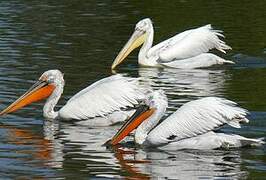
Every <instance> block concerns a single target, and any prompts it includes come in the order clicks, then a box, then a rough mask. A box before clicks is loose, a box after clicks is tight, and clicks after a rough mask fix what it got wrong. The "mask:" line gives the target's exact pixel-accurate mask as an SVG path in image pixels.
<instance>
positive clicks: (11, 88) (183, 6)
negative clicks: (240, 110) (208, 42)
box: [0, 0, 266, 179]
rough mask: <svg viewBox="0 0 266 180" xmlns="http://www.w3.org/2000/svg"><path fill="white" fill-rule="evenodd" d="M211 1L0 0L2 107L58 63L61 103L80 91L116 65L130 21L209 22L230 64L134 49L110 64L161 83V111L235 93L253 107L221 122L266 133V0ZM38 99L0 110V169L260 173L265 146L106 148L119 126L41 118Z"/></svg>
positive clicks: (175, 27)
mask: <svg viewBox="0 0 266 180" xmlns="http://www.w3.org/2000/svg"><path fill="white" fill-rule="evenodd" d="M207 2H208V1H197V2H195V1H174V2H165V1H156V2H150V1H145V2H142V1H139V2H138V1H117V2H111V1H110V2H109V1H105V2H97V1H86V2H85V1H75V2H73V1H65V2H61V1H52V2H48V1H42V2H37V1H25V0H11V1H9V0H3V1H1V2H0V84H1V85H0V102H1V103H0V109H3V108H4V107H6V105H8V104H9V103H11V102H12V101H14V100H15V99H16V97H18V96H19V95H21V94H22V93H23V92H25V90H26V89H27V88H28V87H30V86H31V84H32V83H33V82H34V81H35V80H36V79H37V78H38V77H39V75H40V74H41V73H43V72H44V71H45V70H48V69H54V68H58V69H60V70H62V71H63V72H64V73H65V80H66V87H65V91H64V94H63V97H62V98H61V100H60V102H59V105H58V108H60V107H61V105H63V104H64V103H65V102H66V100H67V99H69V98H70V97H71V96H72V95H73V94H75V93H76V92H78V91H79V90H81V89H83V88H84V87H86V86H87V85H89V84H90V83H92V82H94V81H96V80H98V79H101V78H103V77H105V76H108V75H111V74H112V72H111V71H110V65H111V63H112V61H113V59H114V57H115V55H116V53H118V51H119V50H120V48H121V47H122V46H123V43H124V42H125V41H126V40H127V38H128V37H129V35H130V33H131V31H132V29H133V26H134V24H135V22H137V21H138V20H139V19H141V18H143V17H147V16H149V17H151V18H152V19H153V20H154V26H155V41H156V42H158V41H161V40H163V39H165V38H167V37H169V36H171V35H173V34H175V33H176V32H178V31H183V30H185V29H188V28H191V27H196V26H200V25H204V24H207V23H212V24H213V25H214V27H217V28H218V29H219V28H221V29H223V30H224V31H225V32H224V34H225V35H226V42H227V43H228V44H230V45H231V46H232V47H233V50H232V51H231V52H229V53H228V54H227V55H222V56H223V57H225V58H227V59H232V60H234V61H235V62H236V65H234V66H225V67H214V68H210V69H196V70H176V69H160V68H159V69H157V68H142V67H138V66H137V65H136V58H137V53H134V54H132V55H131V56H130V57H129V58H128V60H127V62H125V63H124V64H123V65H121V66H120V67H119V69H118V70H117V72H115V73H122V74H125V75H126V76H133V77H140V78H141V80H142V84H143V85H144V86H145V85H150V86H152V87H153V88H154V89H163V90H165V91H166V94H167V96H168V98H169V108H168V110H167V115H168V114H170V113H172V112H173V111H175V110H176V109H177V108H178V107H180V106H181V105H182V104H183V103H185V102H188V101H190V100H194V99H198V98H200V97H206V96H220V97H226V98H229V99H232V100H234V101H237V102H239V103H240V105H241V106H243V107H245V108H247V109H249V110H250V111H251V114H250V117H249V118H250V119H251V122H250V124H249V125H244V126H243V128H241V129H233V128H230V127H226V128H225V129H224V131H226V132H234V133H238V134H241V135H244V136H248V137H265V135H266V121H265V120H266V111H265V107H266V102H265V101H264V100H265V99H266V94H265V92H266V86H265V74H266V68H265V67H266V54H265V29H266V27H265V26H266V24H265V10H264V9H265V7H266V4H265V2H264V1H260V2H256V3H254V2H245V3H243V2H241V1H239V2H238V1H234V2H232V1H229V0H228V1H227V0H226V1H221V2H208V3H207ZM228 4H230V6H229V5H228ZM247 12H249V13H247ZM210 14H212V15H210ZM232 17H234V18H232ZM243 19H244V20H245V23H243ZM251 27H252V28H251ZM42 105H43V102H40V103H36V104H35V105H32V106H28V107H26V108H24V109H23V110H21V111H19V112H17V113H14V114H11V115H8V116H4V117H1V121H0V176H1V177H7V178H48V177H62V178H63V177H73V178H76V177H84V178H88V177H94V178H114V179H115V178H120V177H126V178H128V177H133V178H142V179H150V178H156V177H161V178H171V179H176V178H179V179H197V178H206V179H212V178H214V177H217V178H218V177H221V178H228V179H230V178H243V179H245V178H250V177H257V178H263V177H264V176H265V171H266V163H265V159H266V155H265V146H264V147H261V148H256V149H238V150H231V151H220V150H212V151H176V152H169V151H158V150H155V149H141V148H139V147H136V146H135V145H134V144H133V143H132V141H131V140H132V138H128V142H127V143H125V144H124V145H123V146H122V147H115V148H114V149H106V148H105V147H104V146H102V144H103V143H104V142H105V141H106V140H107V139H109V138H110V137H111V136H112V135H113V134H114V132H115V131H116V130H117V129H118V128H119V126H120V125H115V126H110V127H93V128H92V127H89V126H88V125H86V123H77V122H63V121H62V122H61V121H59V122H58V121H55V122H50V121H46V120H45V119H44V118H43V117H42Z"/></svg>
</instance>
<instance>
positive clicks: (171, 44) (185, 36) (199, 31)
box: [148, 25, 231, 62]
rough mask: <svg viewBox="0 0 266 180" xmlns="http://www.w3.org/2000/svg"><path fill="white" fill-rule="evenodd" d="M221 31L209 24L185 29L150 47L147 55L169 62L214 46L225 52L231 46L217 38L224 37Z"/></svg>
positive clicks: (197, 53)
mask: <svg viewBox="0 0 266 180" xmlns="http://www.w3.org/2000/svg"><path fill="white" fill-rule="evenodd" d="M221 33H222V31H220V30H214V29H212V27H211V25H206V26H202V27H199V28H196V29H192V30H187V31H184V32H182V33H180V34H177V35H176V36H174V37H172V38H170V39H168V40H166V41H163V42H161V43H159V44H158V45H156V46H154V47H152V48H151V49H150V50H149V52H148V57H150V56H154V57H157V58H158V61H159V62H169V61H173V60H182V59H186V58H191V57H194V56H197V55H199V54H201V53H206V52H208V51H209V50H210V49H214V48H216V49H217V50H219V51H221V52H224V53H225V50H227V49H231V47H230V46H228V45H226V43H225V42H224V41H222V40H220V39H219V37H224V36H223V34H221Z"/></svg>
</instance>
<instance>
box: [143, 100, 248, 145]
mask: <svg viewBox="0 0 266 180" xmlns="http://www.w3.org/2000/svg"><path fill="white" fill-rule="evenodd" d="M246 115H247V111H246V110H245V109H243V108H240V107H237V106H236V103H234V102H232V101H229V100H226V99H222V98H216V97H207V98H202V99H199V100H194V101H191V102H188V103H186V104H184V105H183V106H181V107H180V108H179V109H178V110H177V111H176V112H174V113H173V114H172V115H171V116H169V117H168V118H167V119H165V120H164V121H163V122H162V123H161V124H159V125H158V126H157V127H156V128H154V129H153V130H152V131H151V132H150V133H149V135H148V137H147V141H148V142H149V143H152V144H153V145H160V144H164V143H171V142H173V141H179V140H182V139H186V138H190V137H195V136H198V135H201V134H204V133H207V132H209V131H212V130H214V129H216V128H219V127H221V126H223V125H224V124H229V125H231V126H233V127H236V128H240V124H239V122H245V123H247V122H248V119H246V118H245V116H246ZM169 137H171V138H170V139H169Z"/></svg>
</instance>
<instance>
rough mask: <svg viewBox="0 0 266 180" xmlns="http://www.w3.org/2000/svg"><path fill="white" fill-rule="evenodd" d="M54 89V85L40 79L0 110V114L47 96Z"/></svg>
mask: <svg viewBox="0 0 266 180" xmlns="http://www.w3.org/2000/svg"><path fill="white" fill-rule="evenodd" d="M54 89H55V86H54V85H51V84H48V83H47V82H45V81H41V80H39V81H37V82H36V83H35V84H34V85H33V86H32V87H31V88H30V89H29V90H28V91H27V92H26V93H24V94H23V95H22V96H21V97H20V98H18V99H17V100H16V101H15V102H13V103H12V104H11V105H10V106H8V107H7V108H6V109H4V110H3V111H2V112H0V116H2V115H5V114H8V113H11V112H14V111H17V110H19V109H21V108H22V107H24V106H26V105H28V104H31V103H33V102H37V101H40V100H42V99H44V98H47V97H49V96H50V95H51V94H52V92H53V90H54Z"/></svg>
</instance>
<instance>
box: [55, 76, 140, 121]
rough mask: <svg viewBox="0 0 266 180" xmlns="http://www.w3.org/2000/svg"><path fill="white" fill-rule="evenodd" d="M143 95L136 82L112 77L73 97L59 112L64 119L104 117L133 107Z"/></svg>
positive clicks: (120, 77) (131, 79)
mask: <svg viewBox="0 0 266 180" xmlns="http://www.w3.org/2000/svg"><path fill="white" fill-rule="evenodd" d="M143 98H144V94H143V93H142V92H141V90H140V89H139V87H138V86H137V80H136V79H134V78H126V77H123V76H121V75H114V76H110V77H107V78H104V79H102V80H100V81H97V82H95V83H93V84H92V85H90V86H89V87H87V88H85V89H83V90H82V91H80V92H79V93H77V94H76V95H74V96H73V97H72V98H71V99H69V101H68V102H67V104H66V105H65V106H63V107H62V108H61V109H60V110H59V116H60V117H62V118H64V119H88V118H93V117H96V116H102V117H103V116H106V115H107V114H109V113H112V112H114V111H119V110H120V109H121V108H127V107H133V106H134V105H136V104H138V100H141V99H143Z"/></svg>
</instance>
